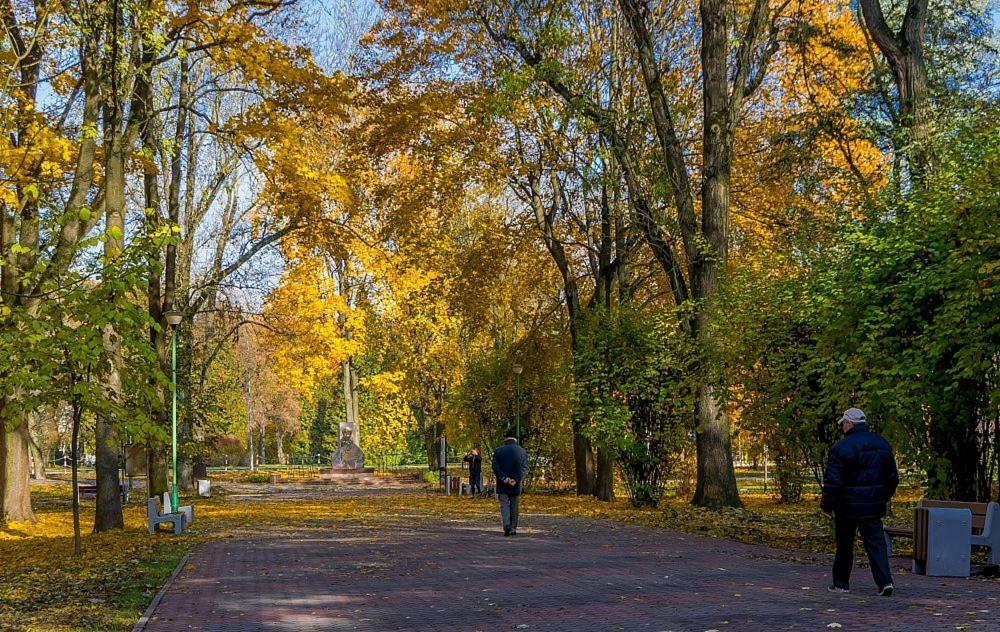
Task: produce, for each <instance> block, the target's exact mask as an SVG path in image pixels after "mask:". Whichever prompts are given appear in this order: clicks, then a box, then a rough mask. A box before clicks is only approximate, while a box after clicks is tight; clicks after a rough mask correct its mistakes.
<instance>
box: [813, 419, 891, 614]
mask: <svg viewBox="0 0 1000 632" xmlns="http://www.w3.org/2000/svg"><path fill="white" fill-rule="evenodd" d="M838 423H839V425H840V427H841V430H843V431H844V434H845V435H846V436H845V437H844V438H843V439H841V440H840V441H838V442H837V444H836V445H834V446H833V448H832V449H831V450H830V460H829V462H828V463H827V466H826V473H825V475H824V476H823V500H822V501H821V503H820V508H821V509H822V510H823V513H824V514H826V517H827V518H833V521H834V531H835V533H836V538H837V554H836V556H835V558H834V561H833V585H832V586H830V588H829V590H830V592H834V593H847V592H850V579H851V569H852V568H853V567H854V538H855V536H856V535H857V533H858V532H859V531H860V532H861V541H862V542H863V543H864V546H865V552H866V553H867V554H868V561H869V563H870V564H871V567H872V577H873V578H874V579H875V585H876V586H878V594H879V595H882V596H883V597H890V596H892V590H893V587H892V572H891V570H890V569H889V552H888V548H887V547H886V541H885V531H884V529H883V527H882V518H883V517H884V516H885V512H886V505H887V504H888V502H889V500H890V499H891V498H892V495H893V494H895V493H896V487H897V486H899V471H898V470H897V469H896V459H895V457H893V455H892V447H890V446H889V442H888V441H886V440H885V439H883V438H882V436H881V435H877V434H875V433H874V432H870V431H869V430H868V419H867V418H866V417H865V414H864V413H863V412H861V410H859V409H857V408H850V409H848V410H847V411H846V412H845V413H844V415H843V416H842V417H841V418H840V421H839V422H838Z"/></svg>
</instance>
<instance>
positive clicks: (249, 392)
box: [247, 377, 254, 472]
mask: <svg viewBox="0 0 1000 632" xmlns="http://www.w3.org/2000/svg"><path fill="white" fill-rule="evenodd" d="M252 379H253V378H252V377H248V378H247V436H249V438H250V455H249V458H250V471H251V472H252V471H253V459H254V453H253V381H252Z"/></svg>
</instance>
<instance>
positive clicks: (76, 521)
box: [70, 376, 83, 555]
mask: <svg viewBox="0 0 1000 632" xmlns="http://www.w3.org/2000/svg"><path fill="white" fill-rule="evenodd" d="M77 382H78V380H77V379H76V376H74V377H73V384H74V386H75V385H76V384H77ZM70 401H71V404H70V405H71V407H72V411H73V435H72V442H73V443H72V447H71V448H70V449H71V450H72V451H73V455H74V458H73V487H72V490H71V492H70V493H72V494H73V555H80V553H81V552H82V549H83V546H82V542H81V538H80V493H79V491H78V486H79V478H80V477H79V470H80V466H79V459H77V458H75V457H76V454H77V452H78V451H79V445H80V422H81V421H82V420H83V403H82V402H81V401H80V395H79V394H77V393H74V394H73V395H72V397H71V398H70Z"/></svg>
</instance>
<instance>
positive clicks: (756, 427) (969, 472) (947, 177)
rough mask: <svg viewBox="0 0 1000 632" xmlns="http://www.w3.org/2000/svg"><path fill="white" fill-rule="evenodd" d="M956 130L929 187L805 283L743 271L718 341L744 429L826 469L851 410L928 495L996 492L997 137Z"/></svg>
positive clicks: (984, 120) (732, 285)
mask: <svg viewBox="0 0 1000 632" xmlns="http://www.w3.org/2000/svg"><path fill="white" fill-rule="evenodd" d="M995 120H996V117H995V113H994V115H993V116H986V115H984V116H981V117H975V118H970V119H969V120H966V121H963V122H961V123H960V124H959V125H956V126H955V128H954V129H953V131H952V133H951V136H950V138H949V141H948V142H949V145H948V147H947V148H942V149H941V151H940V152H939V162H938V164H937V168H936V170H935V172H934V173H933V175H932V177H931V179H930V181H929V182H928V185H927V187H926V188H924V189H920V190H914V191H912V192H911V193H910V194H909V195H908V196H906V197H905V198H888V199H886V200H884V201H882V202H880V203H878V204H877V205H874V206H873V207H872V208H871V209H870V212H869V219H867V220H865V221H858V222H855V223H853V224H851V225H849V226H846V227H844V229H843V231H842V234H841V235H840V239H839V241H838V244H837V245H836V246H835V247H832V248H830V249H828V250H826V251H825V252H823V253H822V254H821V256H819V257H817V258H809V259H807V258H805V257H802V258H800V259H799V260H797V261H796V260H795V257H794V256H793V257H791V258H790V261H788V262H783V263H784V264H785V265H788V264H790V263H791V264H797V267H798V269H799V270H801V272H800V273H797V274H792V275H788V274H784V275H769V274H768V273H766V272H753V271H746V270H743V271H737V272H736V273H734V275H733V276H732V277H731V278H730V280H729V284H728V287H727V290H726V292H727V302H726V309H727V312H728V318H729V319H730V320H729V322H730V323H731V325H732V327H731V328H730V336H729V340H728V343H727V348H726V349H727V352H728V353H729V357H728V359H729V368H730V371H731V381H732V383H733V385H734V389H733V390H734V391H736V392H737V393H741V395H740V397H741V399H740V401H739V402H738V403H739V405H740V409H741V425H742V427H743V428H745V429H749V430H751V431H753V432H756V433H759V435H761V436H763V437H765V439H766V440H767V441H768V443H769V445H771V447H772V449H773V450H774V452H775V454H776V455H778V457H779V459H781V458H792V459H802V460H805V461H808V462H810V463H812V464H814V465H820V464H822V461H823V456H824V448H825V446H827V445H829V443H830V442H831V441H832V440H833V439H835V438H836V437H835V436H834V433H833V432H832V429H833V423H834V422H835V420H836V419H837V416H838V415H839V413H840V411H842V410H843V409H844V408H846V407H848V406H850V405H852V404H854V405H858V406H861V407H862V408H864V409H865V410H866V412H867V413H868V414H869V418H870V419H871V420H872V423H873V424H874V425H875V427H876V429H878V430H881V431H883V432H885V434H887V435H888V436H889V437H890V438H891V439H892V440H893V441H894V443H895V444H896V446H897V449H899V450H900V451H901V453H902V455H903V461H904V463H906V462H909V463H912V464H915V465H918V466H919V467H921V468H922V469H923V470H924V472H925V473H926V476H927V491H928V494H930V495H932V496H935V497H945V498H960V499H967V500H972V499H979V500H985V499H987V498H990V497H991V494H992V487H993V486H994V485H996V480H997V478H996V477H997V463H996V457H995V455H996V447H997V442H998V440H1000V390H998V388H1000V387H998V379H997V377H998V376H997V372H998V356H997V349H998V348H1000V318H998V314H1000V293H998V290H997V288H998V287H1000V263H998V261H1000V232H998V228H997V209H998V208H1000V191H998V189H997V187H996V182H998V181H1000V168H998V166H997V165H998V161H1000V133H998V128H997V126H996V123H995Z"/></svg>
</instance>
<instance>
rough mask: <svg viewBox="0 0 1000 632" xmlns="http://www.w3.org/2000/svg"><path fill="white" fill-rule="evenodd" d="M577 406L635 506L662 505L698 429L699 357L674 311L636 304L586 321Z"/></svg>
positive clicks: (599, 313) (579, 352) (596, 314)
mask: <svg viewBox="0 0 1000 632" xmlns="http://www.w3.org/2000/svg"><path fill="white" fill-rule="evenodd" d="M580 338H581V339H580V344H579V345H578V346H579V348H578V350H577V355H576V363H577V384H576V397H577V405H578V406H579V407H580V410H581V411H583V412H584V413H585V415H586V417H587V419H588V426H587V428H586V431H587V433H588V434H589V435H590V436H591V438H592V439H593V440H594V442H595V443H596V444H597V445H599V446H601V447H603V448H610V449H611V450H612V451H613V453H614V454H615V455H616V457H617V461H618V465H619V467H620V468H621V471H622V474H623V478H624V481H625V486H626V488H627V490H628V493H629V497H630V499H631V501H632V504H633V505H635V506H637V507H639V506H644V505H651V506H655V505H657V504H658V503H659V501H660V498H661V497H662V496H663V491H664V487H665V485H666V481H667V477H668V476H669V475H670V472H671V470H672V469H673V467H674V465H675V464H676V461H677V456H678V454H679V453H680V451H681V449H682V448H683V446H684V443H685V441H686V440H687V439H686V437H687V433H688V432H689V431H690V430H692V429H693V419H694V401H695V382H694V378H695V376H696V370H697V369H696V367H697V362H696V356H695V354H694V352H693V348H692V346H691V342H690V337H689V336H687V335H685V334H684V332H682V331H681V329H680V327H679V325H678V319H677V318H676V317H675V316H674V315H673V314H661V315H657V316H653V315H649V314H645V313H643V312H641V311H639V310H637V309H633V308H630V307H620V308H618V309H616V310H614V311H610V312H609V311H597V312H594V313H593V314H592V315H590V316H588V318H586V319H585V320H584V323H583V327H582V328H581V332H580Z"/></svg>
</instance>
